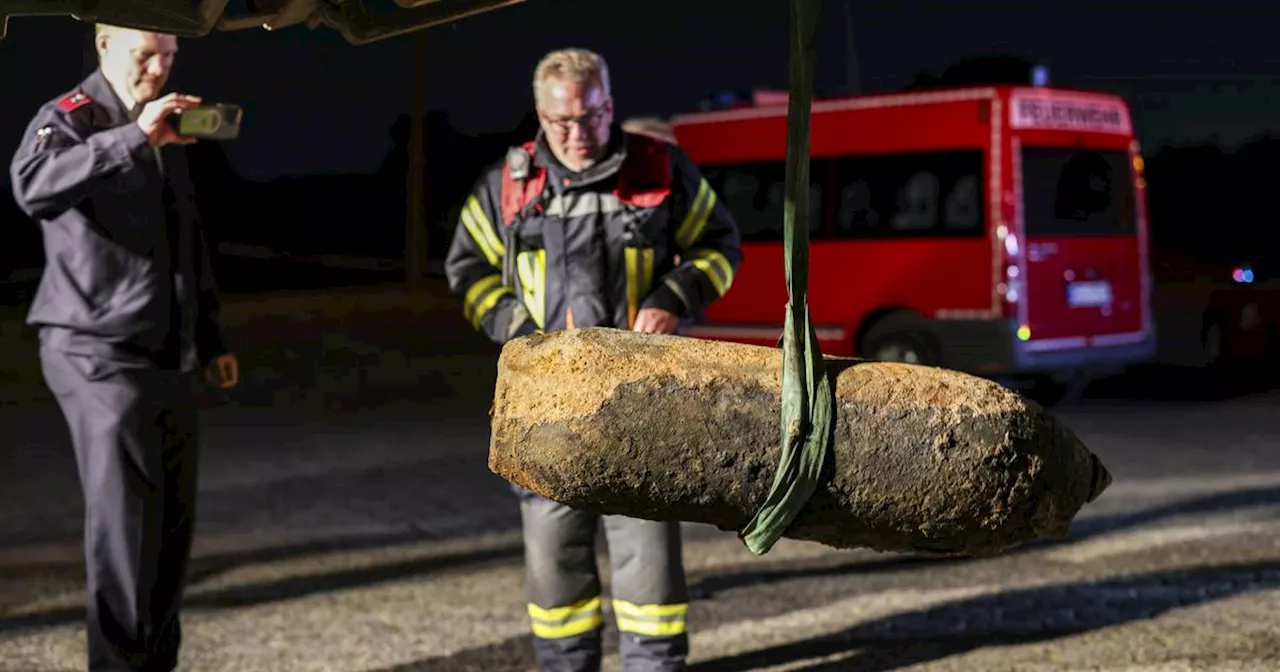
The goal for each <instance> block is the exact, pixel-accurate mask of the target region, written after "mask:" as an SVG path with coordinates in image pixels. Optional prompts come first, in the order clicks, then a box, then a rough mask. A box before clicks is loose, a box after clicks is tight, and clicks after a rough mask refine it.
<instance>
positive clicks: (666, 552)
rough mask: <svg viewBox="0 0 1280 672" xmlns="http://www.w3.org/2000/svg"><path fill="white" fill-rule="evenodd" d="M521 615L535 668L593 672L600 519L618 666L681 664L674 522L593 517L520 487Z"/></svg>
mask: <svg viewBox="0 0 1280 672" xmlns="http://www.w3.org/2000/svg"><path fill="white" fill-rule="evenodd" d="M517 492H518V493H519V494H520V513H521V516H522V518H523V521H524V547H525V568H526V570H525V571H526V577H525V578H526V582H527V590H528V599H529V617H530V620H531V621H532V624H533V641H534V647H535V649H536V651H537V656H538V665H539V669H541V670H543V671H544V672H596V670H599V669H600V662H601V658H602V652H601V644H602V642H601V629H602V627H603V624H604V614H603V606H604V604H603V599H602V594H601V585H600V578H599V574H598V572H597V568H596V550H595V547H596V531H597V529H598V528H599V524H600V522H601V518H603V521H604V531H605V541H606V542H607V544H608V548H609V560H610V578H611V581H610V583H611V584H612V590H611V591H610V592H611V597H612V607H613V614H614V620H615V622H616V623H617V626H618V636H619V646H618V652H619V655H620V657H621V659H622V669H623V670H624V672H658V671H661V672H671V671H677V670H685V669H686V666H685V658H686V656H687V655H688V652H689V635H688V633H687V632H686V629H685V614H686V612H687V611H688V609H689V604H688V603H689V598H688V588H687V586H686V584H685V575H684V564H683V559H682V557H681V542H680V524H679V523H678V522H675V521H672V522H666V523H660V522H654V521H649V520H640V519H637V518H627V517H624V516H603V517H602V516H597V515H595V514H591V513H587V512H584V511H579V510H576V509H572V508H570V507H567V506H564V505H562V504H558V503H556V502H552V501H550V500H547V499H543V498H541V497H538V496H536V495H534V494H533V493H530V492H528V491H524V490H522V489H521V490H517Z"/></svg>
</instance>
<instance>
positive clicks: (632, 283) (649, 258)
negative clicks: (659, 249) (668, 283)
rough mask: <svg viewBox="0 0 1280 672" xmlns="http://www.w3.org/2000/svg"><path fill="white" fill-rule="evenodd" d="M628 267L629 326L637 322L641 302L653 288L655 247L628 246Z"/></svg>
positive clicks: (624, 255) (626, 255)
mask: <svg viewBox="0 0 1280 672" xmlns="http://www.w3.org/2000/svg"><path fill="white" fill-rule="evenodd" d="M623 257H624V260H625V262H626V267H627V269H626V270H627V328H628V329H630V328H631V327H634V326H635V324H636V313H638V312H639V311H640V302H641V301H643V300H644V299H645V297H647V296H649V291H650V290H652V289H653V248H651V247H628V248H625V249H624V251H623Z"/></svg>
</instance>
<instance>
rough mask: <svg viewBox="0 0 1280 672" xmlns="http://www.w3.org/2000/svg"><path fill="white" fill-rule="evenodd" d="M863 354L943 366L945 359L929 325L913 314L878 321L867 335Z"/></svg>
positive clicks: (881, 359) (884, 358) (870, 356)
mask: <svg viewBox="0 0 1280 672" xmlns="http://www.w3.org/2000/svg"><path fill="white" fill-rule="evenodd" d="M859 356H861V357H862V358H864V359H871V360H875V361H878V362H902V363H904V364H920V365H923V366H939V365H940V364H941V360H942V357H941V356H940V354H939V352H938V346H937V344H936V342H935V341H934V339H933V335H932V334H930V333H929V327H928V325H927V324H925V322H924V320H922V319H920V318H919V317H915V316H913V315H891V316H889V317H886V318H884V319H882V320H880V321H879V322H877V323H876V324H875V326H873V327H871V329H870V330H868V331H867V335H866V336H864V337H863V339H862V347H861V348H859Z"/></svg>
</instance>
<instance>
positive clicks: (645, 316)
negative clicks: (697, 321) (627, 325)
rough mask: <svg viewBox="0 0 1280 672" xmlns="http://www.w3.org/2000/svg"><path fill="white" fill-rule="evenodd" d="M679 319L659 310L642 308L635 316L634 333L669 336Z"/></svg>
mask: <svg viewBox="0 0 1280 672" xmlns="http://www.w3.org/2000/svg"><path fill="white" fill-rule="evenodd" d="M679 323H680V318H678V317H676V316H675V314H674V313H669V312H667V311H665V310H663V309H661V308H644V309H642V310H641V311H640V313H639V314H638V315H636V326H635V327H634V330H635V331H639V332H641V333H645V334H670V333H672V332H674V331H675V330H676V325H678V324H679Z"/></svg>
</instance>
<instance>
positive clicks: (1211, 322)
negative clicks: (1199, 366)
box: [1200, 315, 1227, 368]
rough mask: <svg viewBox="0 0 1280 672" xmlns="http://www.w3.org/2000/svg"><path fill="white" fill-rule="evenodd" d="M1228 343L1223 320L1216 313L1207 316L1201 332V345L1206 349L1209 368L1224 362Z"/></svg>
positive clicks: (1205, 354) (1205, 356) (1205, 357)
mask: <svg viewBox="0 0 1280 672" xmlns="http://www.w3.org/2000/svg"><path fill="white" fill-rule="evenodd" d="M1226 345H1227V342H1226V330H1224V329H1223V328H1222V320H1220V319H1218V317H1217V316H1216V315H1210V316H1208V317H1206V318H1205V325H1204V329H1202V330H1201V334H1200V346H1201V347H1202V348H1203V349H1204V360H1205V363H1206V364H1207V365H1208V366H1209V368H1218V367H1220V366H1221V365H1222V364H1223V361H1224V358H1223V353H1224V352H1225V350H1226Z"/></svg>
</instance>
